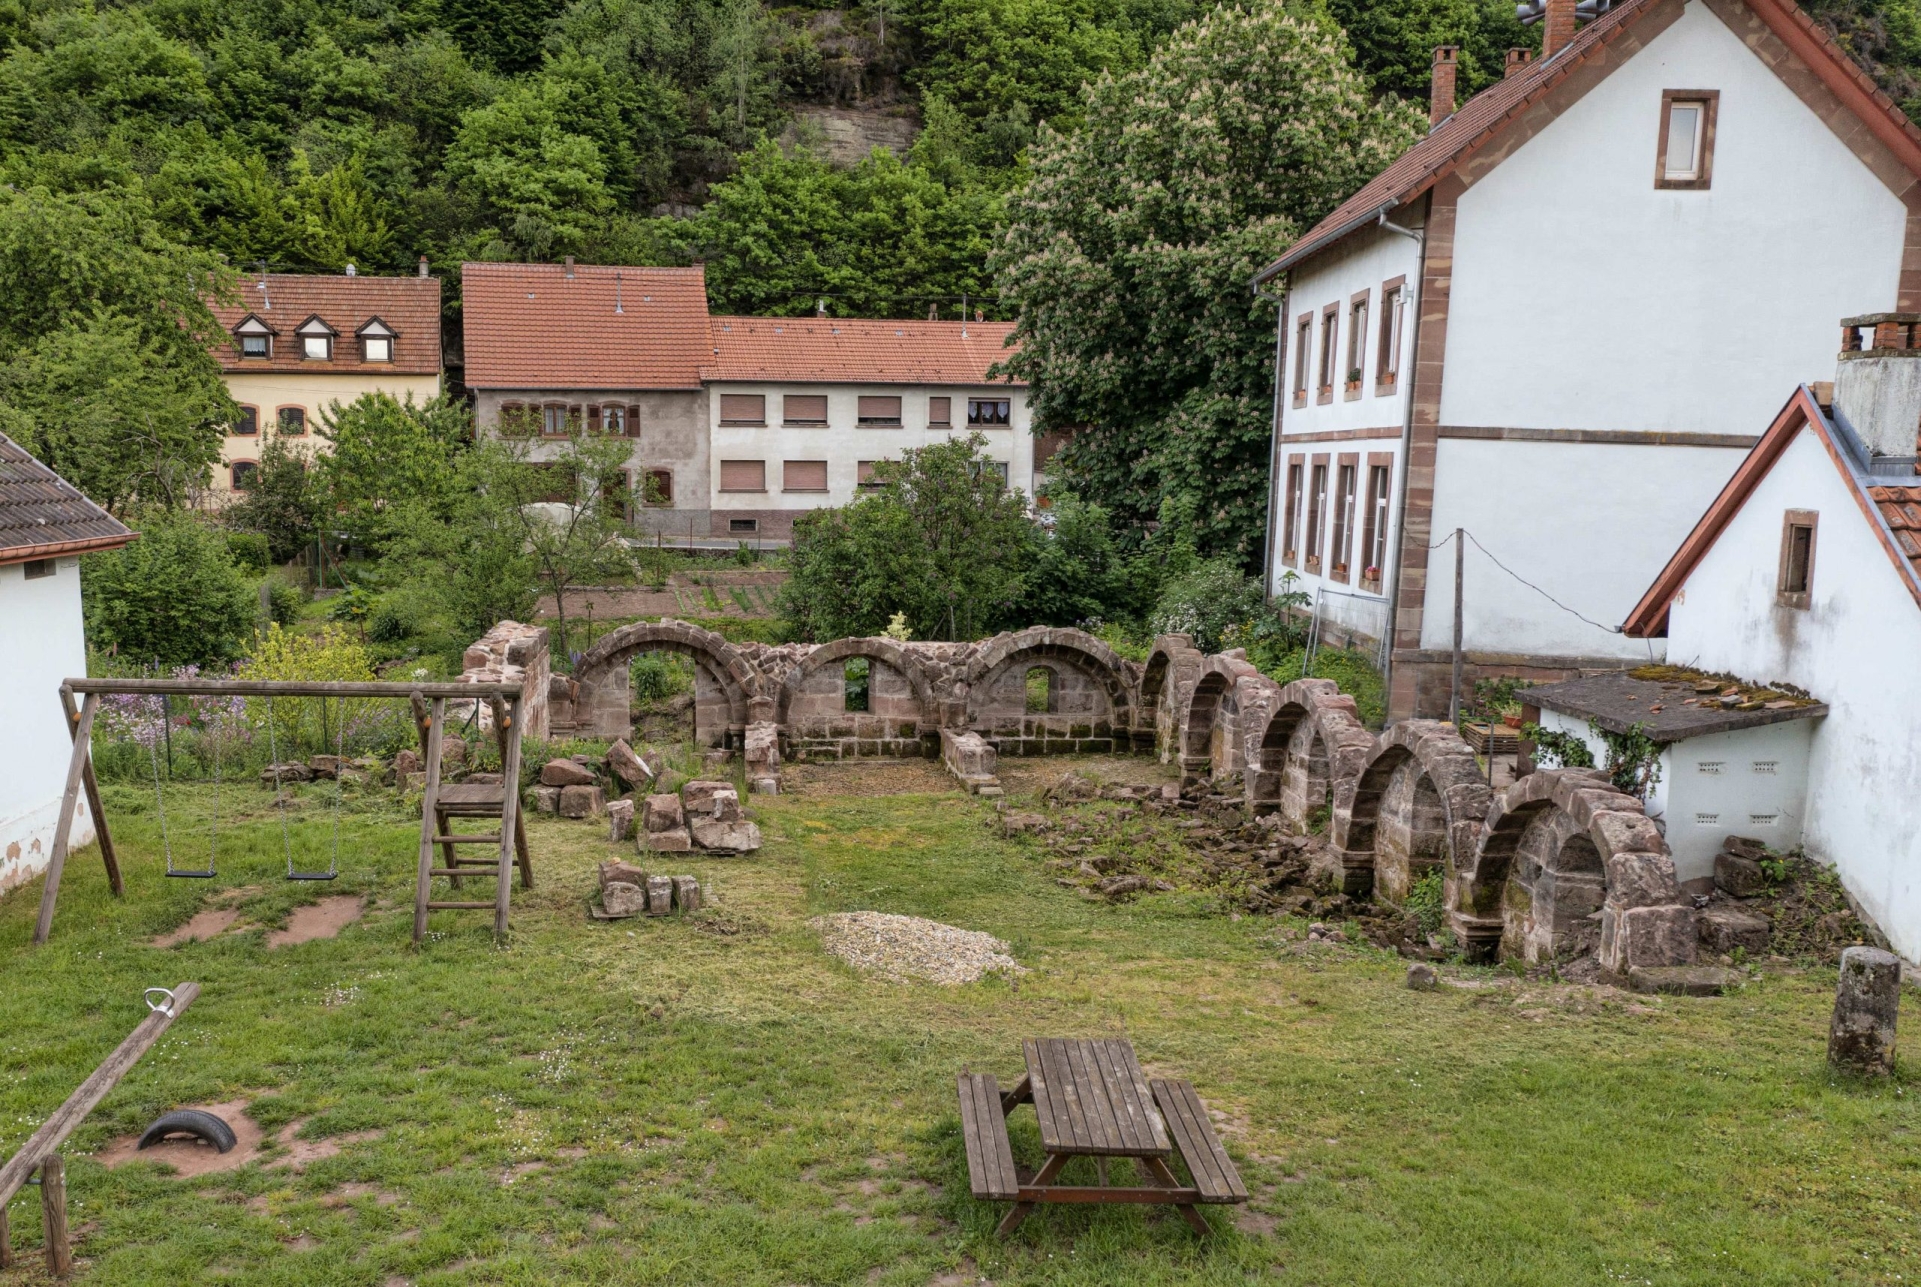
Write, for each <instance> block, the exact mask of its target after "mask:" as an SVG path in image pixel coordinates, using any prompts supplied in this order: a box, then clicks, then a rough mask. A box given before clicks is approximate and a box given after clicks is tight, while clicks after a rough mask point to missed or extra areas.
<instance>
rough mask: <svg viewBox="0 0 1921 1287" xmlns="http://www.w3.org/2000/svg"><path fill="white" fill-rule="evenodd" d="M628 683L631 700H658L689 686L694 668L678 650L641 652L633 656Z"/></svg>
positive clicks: (690, 685)
mask: <svg viewBox="0 0 1921 1287" xmlns="http://www.w3.org/2000/svg"><path fill="white" fill-rule="evenodd" d="M628 682H629V683H630V684H631V686H632V688H631V691H632V694H633V700H634V701H637V702H657V701H660V700H661V699H663V698H667V697H672V696H674V695H675V694H676V693H684V692H686V691H687V690H689V689H690V688H692V687H693V686H694V667H693V664H692V663H691V662H689V661H688V660H687V659H686V658H685V657H682V656H680V655H679V654H678V653H671V652H643V653H641V654H640V655H639V656H638V657H635V658H634V663H633V666H632V668H631V670H630V671H629V681H628Z"/></svg>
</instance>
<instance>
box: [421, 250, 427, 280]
mask: <svg viewBox="0 0 1921 1287" xmlns="http://www.w3.org/2000/svg"><path fill="white" fill-rule="evenodd" d="M420 275H421V276H422V277H425V276H426V275H427V256H425V255H422V256H421V257H420Z"/></svg>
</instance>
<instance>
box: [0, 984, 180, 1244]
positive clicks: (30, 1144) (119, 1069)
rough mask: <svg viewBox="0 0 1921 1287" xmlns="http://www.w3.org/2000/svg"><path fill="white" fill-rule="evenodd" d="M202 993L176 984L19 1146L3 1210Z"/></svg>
mask: <svg viewBox="0 0 1921 1287" xmlns="http://www.w3.org/2000/svg"><path fill="white" fill-rule="evenodd" d="M199 995H200V985H199V984H198V983H181V984H178V985H177V986H175V988H174V989H173V1000H172V1001H170V1002H168V1003H167V1005H166V1006H165V1007H164V1008H162V1009H158V1010H151V1011H149V1012H148V1014H147V1017H146V1018H144V1019H142V1020H141V1021H140V1024H139V1026H138V1027H136V1028H135V1029H134V1030H133V1031H132V1032H130V1033H128V1034H127V1039H126V1040H125V1041H123V1042H121V1043H120V1044H119V1046H117V1047H116V1048H115V1049H114V1052H113V1053H112V1054H110V1055H108V1056H107V1059H106V1062H105V1063H103V1064H101V1065H100V1066H99V1067H98V1068H96V1069H94V1070H93V1075H92V1076H90V1077H88V1078H87V1079H86V1080H85V1081H83V1082H81V1083H80V1086H79V1088H78V1089H77V1090H75V1091H74V1092H73V1094H71V1095H69V1096H67V1102H66V1103H64V1104H62V1105H60V1107H59V1108H57V1109H55V1110H54V1114H53V1116H52V1117H49V1118H48V1119H47V1120H46V1121H45V1122H44V1123H42V1124H41V1127H40V1129H39V1130H37V1131H35V1132H34V1133H33V1136H32V1138H31V1139H29V1140H28V1141H27V1142H26V1143H25V1144H22V1145H21V1146H20V1151H19V1152H17V1153H15V1154H14V1155H13V1156H12V1157H10V1158H8V1159H7V1161H6V1163H5V1164H4V1165H0V1209H4V1208H5V1207H6V1205H7V1203H8V1202H10V1201H12V1200H13V1195H14V1194H16V1193H18V1192H19V1191H20V1186H21V1185H23V1184H25V1183H26V1182H27V1177H28V1176H29V1175H32V1174H33V1172H34V1171H35V1170H36V1169H37V1168H38V1167H39V1166H40V1163H41V1162H42V1161H44V1160H46V1159H47V1158H49V1157H51V1156H52V1155H53V1153H54V1152H55V1150H57V1149H58V1148H59V1147H60V1146H61V1145H62V1144H64V1143H65V1142H66V1139H67V1136H69V1135H71V1134H73V1131H74V1128H75V1127H77V1126H79V1125H80V1123H81V1122H83V1121H85V1120H86V1119H87V1114H88V1113H91V1112H92V1111H93V1110H94V1109H95V1108H96V1107H98V1106H99V1103H100V1101H101V1100H103V1099H105V1098H106V1097H107V1092H109V1091H111V1090H112V1089H113V1088H114V1087H115V1086H117V1085H119V1084H120V1079H121V1078H122V1077H124V1076H126V1075H127V1070H128V1069H130V1068H132V1067H133V1066H134V1064H136V1063H138V1062H139V1060H140V1056H142V1055H144V1054H146V1053H147V1051H148V1049H149V1048H150V1047H152V1045H153V1043H154V1042H156V1041H158V1040H160V1034H161V1033H163V1032H165V1031H166V1030H167V1029H168V1028H169V1027H171V1026H172V1024H173V1021H174V1020H175V1019H178V1018H179V1017H180V1016H181V1015H182V1014H184V1013H185V1012H186V1009H187V1007H188V1006H190V1005H192V1004H193V1003H194V999H195V998H196V997H198V996H199Z"/></svg>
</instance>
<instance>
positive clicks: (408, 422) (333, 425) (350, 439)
mask: <svg viewBox="0 0 1921 1287" xmlns="http://www.w3.org/2000/svg"><path fill="white" fill-rule="evenodd" d="M472 430H473V421H472V416H471V413H470V412H469V411H468V409H467V406H466V404H465V403H464V402H455V401H452V400H451V399H448V398H445V397H441V398H436V399H434V400H433V401H432V402H429V403H427V404H426V405H425V406H417V405H415V403H414V400H413V395H412V394H409V395H408V396H407V400H406V401H405V402H401V401H397V400H396V399H395V398H394V397H393V396H392V395H391V394H386V393H365V394H362V395H361V396H360V397H359V398H358V399H356V400H355V401H354V402H352V403H350V404H349V405H347V406H344V407H343V406H341V405H340V404H339V403H337V402H336V403H334V404H332V405H331V406H330V407H329V408H328V409H327V411H326V412H325V414H324V416H323V423H322V425H321V427H320V436H321V437H322V438H323V439H325V440H326V442H327V443H328V445H329V448H330V450H328V451H326V452H323V453H321V454H319V455H318V456H317V457H316V458H315V461H314V468H315V474H316V477H315V479H314V482H315V485H316V487H317V489H318V490H319V493H320V495H321V496H322V498H323V501H322V505H323V507H324V508H325V510H326V512H327V513H328V514H329V515H330V516H331V517H330V518H329V520H328V522H329V523H330V524H332V525H334V526H335V527H337V528H338V530H340V531H341V532H343V533H344V534H345V535H346V536H347V537H348V539H349V540H350V541H352V542H353V543H354V544H356V545H361V546H365V547H366V548H368V549H371V550H376V551H379V550H384V549H385V548H386V546H387V544H388V542H389V541H390V540H391V539H392V538H393V536H394V531H395V529H394V523H395V521H396V516H397V515H398V514H399V513H400V512H401V511H402V510H403V509H405V508H407V507H409V506H415V505H418V506H424V507H425V508H426V509H427V511H428V512H429V513H439V514H443V515H444V514H445V513H447V512H448V510H449V508H450V506H451V503H452V492H453V488H454V484H455V478H456V475H455V458H456V456H457V455H458V453H459V452H460V450H461V449H462V447H463V446H464V445H465V444H466V442H467V441H468V439H469V438H470V437H471V436H472Z"/></svg>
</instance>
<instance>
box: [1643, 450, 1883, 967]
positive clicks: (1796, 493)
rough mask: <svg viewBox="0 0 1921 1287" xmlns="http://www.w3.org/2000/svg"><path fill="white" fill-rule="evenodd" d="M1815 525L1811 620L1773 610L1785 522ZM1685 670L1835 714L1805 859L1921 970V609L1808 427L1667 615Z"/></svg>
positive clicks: (1812, 786) (1819, 732)
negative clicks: (1784, 694) (1807, 515)
mask: <svg viewBox="0 0 1921 1287" xmlns="http://www.w3.org/2000/svg"><path fill="white" fill-rule="evenodd" d="M1790 509H1809V510H1814V511H1816V512H1817V513H1818V515H1819V518H1818V519H1817V522H1816V530H1815V555H1814V575H1813V578H1812V581H1811V589H1810V596H1811V597H1810V604H1809V607H1808V608H1806V609H1795V608H1789V607H1784V606H1782V605H1780V604H1779V603H1778V602H1777V599H1776V581H1777V578H1778V576H1779V568H1780V550H1781V527H1782V521H1783V517H1784V515H1785V513H1786V511H1788V510H1790ZM1668 629H1669V637H1668V655H1669V657H1670V658H1671V659H1673V660H1674V661H1676V662H1678V663H1683V664H1688V665H1694V666H1699V667H1700V668H1701V669H1703V670H1710V671H1716V672H1726V673H1729V674H1734V675H1738V676H1741V677H1742V678H1745V679H1752V680H1755V681H1758V682H1763V683H1765V682H1770V681H1777V682H1785V683H1790V684H1795V685H1797V686H1799V687H1801V688H1804V689H1806V690H1807V691H1808V692H1810V693H1811V694H1813V695H1814V696H1815V697H1816V698H1818V699H1820V700H1821V701H1823V702H1826V703H1827V704H1828V707H1829V714H1828V715H1827V717H1826V718H1825V719H1823V720H1821V721H1820V722H1819V725H1818V727H1816V728H1815V730H1814V733H1813V740H1812V744H1811V746H1810V750H1809V758H1808V791H1807V817H1806V821H1805V823H1804V825H1803V828H1802V838H1803V843H1804V844H1805V845H1806V848H1807V850H1808V852H1809V853H1810V854H1811V855H1813V856H1814V857H1816V858H1819V859H1821V860H1822V861H1824V862H1829V863H1833V864H1834V865H1835V867H1836V868H1837V870H1838V871H1839V873H1840V875H1841V879H1842V881H1843V883H1844V884H1846V886H1847V887H1848V890H1849V891H1850V892H1851V893H1852V894H1853V895H1854V896H1855V898H1856V899H1858V900H1859V901H1860V903H1861V905H1862V906H1863V907H1864V908H1865V909H1866V911H1867V912H1868V914H1869V915H1871V916H1872V917H1874V919H1875V920H1876V922H1877V923H1879V925H1880V926H1881V928H1882V929H1883V930H1884V931H1885V932H1886V933H1887V935H1888V937H1889V938H1890V939H1891V940H1892V941H1893V943H1894V946H1895V948H1896V949H1897V950H1898V951H1899V952H1900V953H1901V954H1902V955H1903V956H1905V957H1907V958H1908V959H1909V960H1917V959H1921V791H1918V790H1917V789H1916V787H1915V784H1916V783H1917V782H1921V665H1917V664H1916V658H1921V606H1917V604H1916V602H1915V600H1914V598H1913V597H1912V595H1911V594H1910V593H1909V591H1908V588H1907V586H1906V583H1905V582H1904V580H1903V578H1902V576H1901V574H1900V573H1899V572H1898V571H1897V570H1896V568H1895V566H1894V563H1893V562H1892V560H1891V559H1890V557H1889V555H1888V553H1887V551H1886V550H1885V549H1884V548H1883V547H1882V546H1881V544H1880V542H1879V541H1878V540H1877V539H1876V535H1875V527H1874V526H1873V525H1871V523H1870V520H1869V518H1868V517H1867V516H1866V515H1864V514H1863V513H1862V510H1861V508H1860V505H1859V503H1858V501H1857V499H1856V493H1855V492H1854V490H1853V489H1852V487H1850V486H1849V485H1848V483H1847V482H1846V481H1845V480H1844V479H1843V478H1842V476H1841V474H1840V473H1839V471H1838V470H1837V469H1836V468H1835V465H1834V463H1833V461H1832V460H1831V458H1830V457H1829V456H1828V454H1827V451H1826V449H1825V448H1824V447H1823V446H1822V444H1821V442H1820V441H1819V440H1818V439H1817V438H1816V437H1815V435H1814V434H1813V432H1812V431H1809V430H1803V431H1802V433H1801V434H1800V435H1799V436H1798V437H1797V438H1796V439H1795V441H1794V442H1793V443H1792V444H1791V445H1790V446H1789V447H1788V448H1787V450H1786V451H1785V452H1784V453H1783V455H1782V456H1781V458H1780V460H1778V461H1777V462H1776V463H1775V465H1774V468H1773V469H1772V470H1771V471H1770V472H1769V474H1768V476H1767V477H1766V478H1764V479H1763V480H1762V481H1761V483H1760V484H1759V485H1758V486H1757V487H1756V489H1755V491H1754V493H1753V494H1752V495H1751V496H1750V497H1749V498H1748V500H1747V502H1746V504H1744V505H1743V506H1742V508H1741V511H1740V513H1739V514H1737V515H1736V516H1735V518H1734V519H1733V521H1732V522H1731V523H1730V524H1729V525H1728V527H1727V529H1726V530H1725V531H1723V532H1722V533H1721V536H1720V538H1719V539H1718V540H1716V541H1715V543H1714V546H1713V547H1712V548H1711V549H1710V550H1709V551H1708V552H1707V554H1706V555H1705V556H1704V557H1703V558H1702V559H1701V561H1700V563H1699V564H1698V565H1697V566H1696V567H1695V569H1694V571H1693V573H1692V575H1690V576H1689V577H1688V580H1687V584H1686V586H1684V587H1683V589H1682V591H1681V593H1680V595H1679V597H1677V598H1676V600H1675V602H1674V605H1673V607H1672V609H1671V611H1670V614H1669V627H1668Z"/></svg>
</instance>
